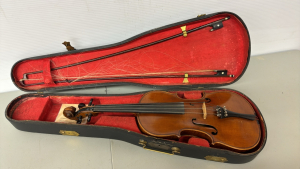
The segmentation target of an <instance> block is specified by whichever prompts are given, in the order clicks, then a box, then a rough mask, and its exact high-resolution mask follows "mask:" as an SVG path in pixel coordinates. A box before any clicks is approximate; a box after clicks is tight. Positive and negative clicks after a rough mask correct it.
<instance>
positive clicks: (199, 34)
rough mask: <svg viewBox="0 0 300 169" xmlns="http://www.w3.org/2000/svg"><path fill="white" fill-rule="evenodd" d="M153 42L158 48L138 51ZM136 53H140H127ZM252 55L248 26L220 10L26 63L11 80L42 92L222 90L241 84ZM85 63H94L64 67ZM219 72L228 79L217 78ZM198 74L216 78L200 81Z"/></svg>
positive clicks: (19, 64) (19, 65) (14, 71)
mask: <svg viewBox="0 0 300 169" xmlns="http://www.w3.org/2000/svg"><path fill="white" fill-rule="evenodd" d="M195 29H198V30H195ZM193 30H195V31H193ZM176 35H178V36H176ZM174 36H176V37H174ZM170 37H174V38H170ZM166 38H167V39H168V40H166V41H163V42H160V43H156V42H158V41H160V40H162V39H166ZM150 43H155V44H153V45H149V46H147V47H142V48H139V46H142V45H147V44H150ZM137 47H138V48H139V49H136V48H137ZM131 49H136V50H133V51H130V52H124V51H128V50H131ZM119 53H122V54H119ZM249 57H250V37H249V33H248V30H247V27H246V25H245V24H244V22H243V21H242V19H241V18H240V17H239V16H237V15H236V14H233V13H230V12H219V13H214V14H210V15H203V16H199V17H197V18H194V19H189V20H185V21H182V22H178V23H174V24H170V25H167V26H163V27H160V28H156V29H152V30H150V31H147V32H144V33H142V34H139V35H137V36H134V37H132V38H129V39H127V40H125V41H122V42H119V43H115V44H111V45H106V46H100V47H95V48H88V49H81V50H73V51H68V52H63V53H56V54H50V55H44V56H38V57H33V58H27V59H23V60H20V61H18V62H17V63H16V64H15V65H14V66H13V67H12V70H11V77H12V81H13V82H14V84H15V85H16V86H17V87H18V88H19V89H21V90H23V91H37V92H44V91H47V92H55V91H59V90H70V89H81V88H89V87H101V86H111V85H125V84H130V85H140V86H153V87H157V86H160V87H166V88H170V87H172V88H174V87H187V88H194V87H217V86H222V85H228V84H231V83H234V82H236V81H237V80H238V79H239V78H240V77H241V76H242V75H243V73H244V72H245V70H246V68H247V65H248V62H249ZM99 58H100V59H99ZM103 58H104V59H103ZM92 59H93V60H96V61H91V60H92ZM84 61H91V62H88V63H84V64H80V65H75V66H71V67H66V68H61V67H63V66H66V65H70V64H76V63H78V62H84ZM57 68H59V69H57ZM211 70H222V71H220V72H214V71H211ZM223 70H226V71H227V72H224V71H223ZM31 72H35V73H31ZM218 73H220V75H221V74H224V73H225V74H226V73H227V75H228V76H226V77H225V76H216V75H217V74H218ZM198 75H205V76H207V75H208V76H213V77H195V76H198ZM145 76H153V77H151V78H149V77H146V78H145ZM170 76H176V77H175V78H174V77H170ZM177 76H178V77H177ZM193 76H194V77H193ZM126 77H127V78H126ZM128 77H130V78H128ZM139 77H143V78H139Z"/></svg>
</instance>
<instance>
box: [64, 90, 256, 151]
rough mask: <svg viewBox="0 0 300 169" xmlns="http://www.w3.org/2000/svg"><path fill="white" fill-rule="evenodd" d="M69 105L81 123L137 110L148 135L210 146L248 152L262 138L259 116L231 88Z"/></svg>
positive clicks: (67, 112) (66, 113)
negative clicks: (202, 141) (196, 139)
mask: <svg viewBox="0 0 300 169" xmlns="http://www.w3.org/2000/svg"><path fill="white" fill-rule="evenodd" d="M92 101H93V100H91V101H90V103H89V104H88V106H86V105H85V104H83V103H80V104H79V105H78V107H79V110H78V111H76V108H75V107H67V108H65V109H64V111H63V114H64V116H65V117H67V118H68V119H71V120H76V121H77V123H78V124H80V123H81V121H82V119H83V118H85V117H88V119H87V121H88V122H89V121H90V120H91V118H92V117H93V116H97V115H98V114H100V113H102V112H120V113H122V112H124V113H125V112H126V113H128V112H130V113H135V115H136V120H137V124H138V126H139V128H140V130H141V131H142V132H143V133H144V134H147V135H150V136H154V137H160V138H166V139H172V140H178V139H179V138H180V137H181V136H184V135H192V136H195V137H199V138H203V139H206V140H207V141H208V142H209V143H210V146H211V147H215V148H222V149H227V150H232V151H236V152H245V151H248V150H251V149H253V148H255V147H256V146H257V145H258V143H259V141H260V138H261V131H260V124H259V119H258V118H257V116H256V113H255V111H254V109H253V107H252V106H251V104H250V103H249V102H248V101H247V100H246V99H245V98H243V97H242V96H240V95H238V94H237V93H233V92H230V91H214V92H209V93H203V96H202V98H200V99H183V98H180V97H179V96H178V95H177V94H176V93H169V92H165V91H151V92H148V93H146V94H144V95H143V97H142V98H141V100H140V102H139V103H137V104H110V105H93V104H92Z"/></svg>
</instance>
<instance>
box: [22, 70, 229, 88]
mask: <svg viewBox="0 0 300 169" xmlns="http://www.w3.org/2000/svg"><path fill="white" fill-rule="evenodd" d="M192 72H216V73H215V74H205V75H188V76H186V75H187V73H192ZM174 73H177V75H170V74H174ZM178 73H185V74H184V75H178ZM160 74H164V75H160ZM167 74H169V75H167ZM141 75H142V76H141ZM187 77H189V78H199V77H234V75H228V74H227V70H202V71H186V72H161V73H145V74H124V75H103V76H102V77H101V78H86V79H85V78H84V76H83V77H68V78H69V79H64V80H54V83H56V84H57V83H74V82H84V81H97V80H119V79H149V78H187ZM80 78H81V79H80ZM32 80H42V79H32ZM41 84H44V82H39V83H33V84H24V86H34V85H41Z"/></svg>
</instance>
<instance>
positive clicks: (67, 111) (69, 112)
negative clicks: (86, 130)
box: [63, 106, 76, 119]
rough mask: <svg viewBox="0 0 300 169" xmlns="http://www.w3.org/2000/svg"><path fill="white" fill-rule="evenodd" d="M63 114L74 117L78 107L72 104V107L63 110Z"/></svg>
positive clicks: (69, 117) (70, 117)
mask: <svg viewBox="0 0 300 169" xmlns="http://www.w3.org/2000/svg"><path fill="white" fill-rule="evenodd" d="M63 114H64V116H65V117H67V118H68V119H72V118H74V117H75V114H76V108H75V107H73V106H71V107H66V108H65V109H64V111H63Z"/></svg>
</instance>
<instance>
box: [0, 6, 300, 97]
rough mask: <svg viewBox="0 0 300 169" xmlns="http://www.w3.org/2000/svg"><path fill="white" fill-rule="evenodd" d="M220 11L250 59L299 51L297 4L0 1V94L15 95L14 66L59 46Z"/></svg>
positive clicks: (89, 43) (100, 41) (113, 38)
mask: <svg viewBox="0 0 300 169" xmlns="http://www.w3.org/2000/svg"><path fill="white" fill-rule="evenodd" d="M219 11H231V12H234V13H236V14H238V15H239V16H240V17H241V18H242V19H243V20H244V22H245V23H246V25H247V27H248V29H249V32H250V36H251V44H252V55H259V54H263V53H271V52H277V51H284V50H290V49H300V1H299V0H277V1H267V0H251V1H242V0H239V1H236V0H205V1H203V0H202V1H187V0H181V1H176V2H175V1H171V0H169V1H162V0H152V1H142V0H139V1H138V0H136V1H134V0H124V1H122V0H114V1H99V0H98V1H91V0H64V1H61V0H48V1H36V0H32V1H29V0H28V1H25V0H1V1H0V74H1V76H0V92H5V91H11V90H18V89H17V88H16V87H15V86H14V85H13V83H12V82H11V79H10V69H11V67H12V65H13V64H14V63H15V62H16V61H18V60H20V59H23V58H27V57H32V56H39V55H45V54H51V53H56V52H61V51H65V47H64V46H63V45H62V44H61V43H62V42H63V41H71V44H72V45H73V46H74V47H76V48H77V49H82V48H88V47H95V46H100V45H105V44H110V43H115V42H118V41H121V40H124V39H127V38H129V37H131V36H134V35H136V34H138V33H141V32H144V31H147V30H149V29H152V28H156V27H160V26H163V25H166V24H170V23H174V22H177V21H182V20H185V19H190V18H194V17H196V16H197V15H198V14H203V13H206V14H209V13H213V12H219ZM282 57H284V56H282Z"/></svg>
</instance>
